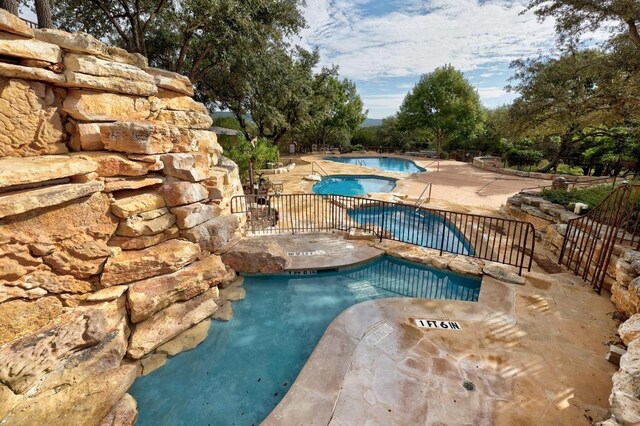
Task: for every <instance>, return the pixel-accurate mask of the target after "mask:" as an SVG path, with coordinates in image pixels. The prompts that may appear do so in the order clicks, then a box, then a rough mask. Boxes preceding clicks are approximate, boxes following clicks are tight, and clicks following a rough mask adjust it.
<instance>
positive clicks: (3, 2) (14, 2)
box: [0, 0, 18, 16]
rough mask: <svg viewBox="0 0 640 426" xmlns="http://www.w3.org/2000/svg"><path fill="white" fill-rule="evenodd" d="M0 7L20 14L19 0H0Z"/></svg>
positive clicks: (14, 13)
mask: <svg viewBox="0 0 640 426" xmlns="http://www.w3.org/2000/svg"><path fill="white" fill-rule="evenodd" d="M0 9H4V10H6V11H8V12H9V13H11V14H13V15H16V16H18V0H0Z"/></svg>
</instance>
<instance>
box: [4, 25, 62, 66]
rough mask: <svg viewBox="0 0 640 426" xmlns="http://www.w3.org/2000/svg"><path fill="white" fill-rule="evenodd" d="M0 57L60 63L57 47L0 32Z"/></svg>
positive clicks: (60, 57) (59, 51)
mask: <svg viewBox="0 0 640 426" xmlns="http://www.w3.org/2000/svg"><path fill="white" fill-rule="evenodd" d="M0 55H4V56H11V57H15V58H25V59H37V60H39V61H46V62H50V63H52V64H56V63H58V62H62V53H61V50H60V47H58V46H57V45H55V44H51V43H46V42H44V41H39V40H36V39H34V38H25V37H22V36H18V35H15V34H9V33H4V32H0Z"/></svg>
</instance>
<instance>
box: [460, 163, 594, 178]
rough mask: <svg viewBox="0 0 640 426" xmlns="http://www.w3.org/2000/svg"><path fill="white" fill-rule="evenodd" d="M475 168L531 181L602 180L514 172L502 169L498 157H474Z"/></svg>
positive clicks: (555, 174) (520, 171) (553, 174)
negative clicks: (561, 178) (531, 179)
mask: <svg viewBox="0 0 640 426" xmlns="http://www.w3.org/2000/svg"><path fill="white" fill-rule="evenodd" d="M472 164H473V165H474V166H475V167H477V168H479V169H482V170H487V171H490V172H494V173H500V174H503V175H509V176H518V177H528V178H533V179H546V180H553V179H555V178H557V177H563V178H565V179H566V181H567V182H589V181H592V180H598V179H602V178H599V177H593V176H575V175H563V174H557V173H538V172H525V171H522V170H514V169H508V168H505V167H502V159H501V158H500V157H475V158H474V159H473V163H472Z"/></svg>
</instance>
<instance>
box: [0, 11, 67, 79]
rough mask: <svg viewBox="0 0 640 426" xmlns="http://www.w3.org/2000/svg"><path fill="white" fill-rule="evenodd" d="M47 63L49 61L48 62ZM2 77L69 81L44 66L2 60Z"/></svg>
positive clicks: (0, 74)
mask: <svg viewBox="0 0 640 426" xmlns="http://www.w3.org/2000/svg"><path fill="white" fill-rule="evenodd" d="M0 10H2V9H0ZM47 64H49V63H48V62H47ZM0 77H7V78H20V79H24V80H38V81H42V82H44V83H52V84H62V83H65V82H66V81H67V79H66V78H65V77H64V75H62V74H56V73H55V72H53V71H49V70H47V69H44V68H37V67H29V66H24V65H15V64H8V63H5V62H0Z"/></svg>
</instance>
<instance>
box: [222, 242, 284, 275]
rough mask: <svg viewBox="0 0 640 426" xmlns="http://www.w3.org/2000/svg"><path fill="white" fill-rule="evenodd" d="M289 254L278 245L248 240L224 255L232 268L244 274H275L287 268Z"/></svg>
mask: <svg viewBox="0 0 640 426" xmlns="http://www.w3.org/2000/svg"><path fill="white" fill-rule="evenodd" d="M287 259H288V258H287V254H286V253H285V251H284V249H283V248H282V247H281V246H280V245H279V244H276V243H272V242H266V241H260V240H257V239H247V240H243V241H241V242H240V243H239V244H236V245H235V246H234V247H233V248H232V249H231V250H229V251H228V252H226V253H224V254H223V255H222V261H223V262H224V263H225V265H228V266H229V267H230V268H232V269H234V270H236V271H238V272H240V273H244V274H273V273H278V272H282V271H284V270H285V268H286V267H287V263H288V262H287Z"/></svg>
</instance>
